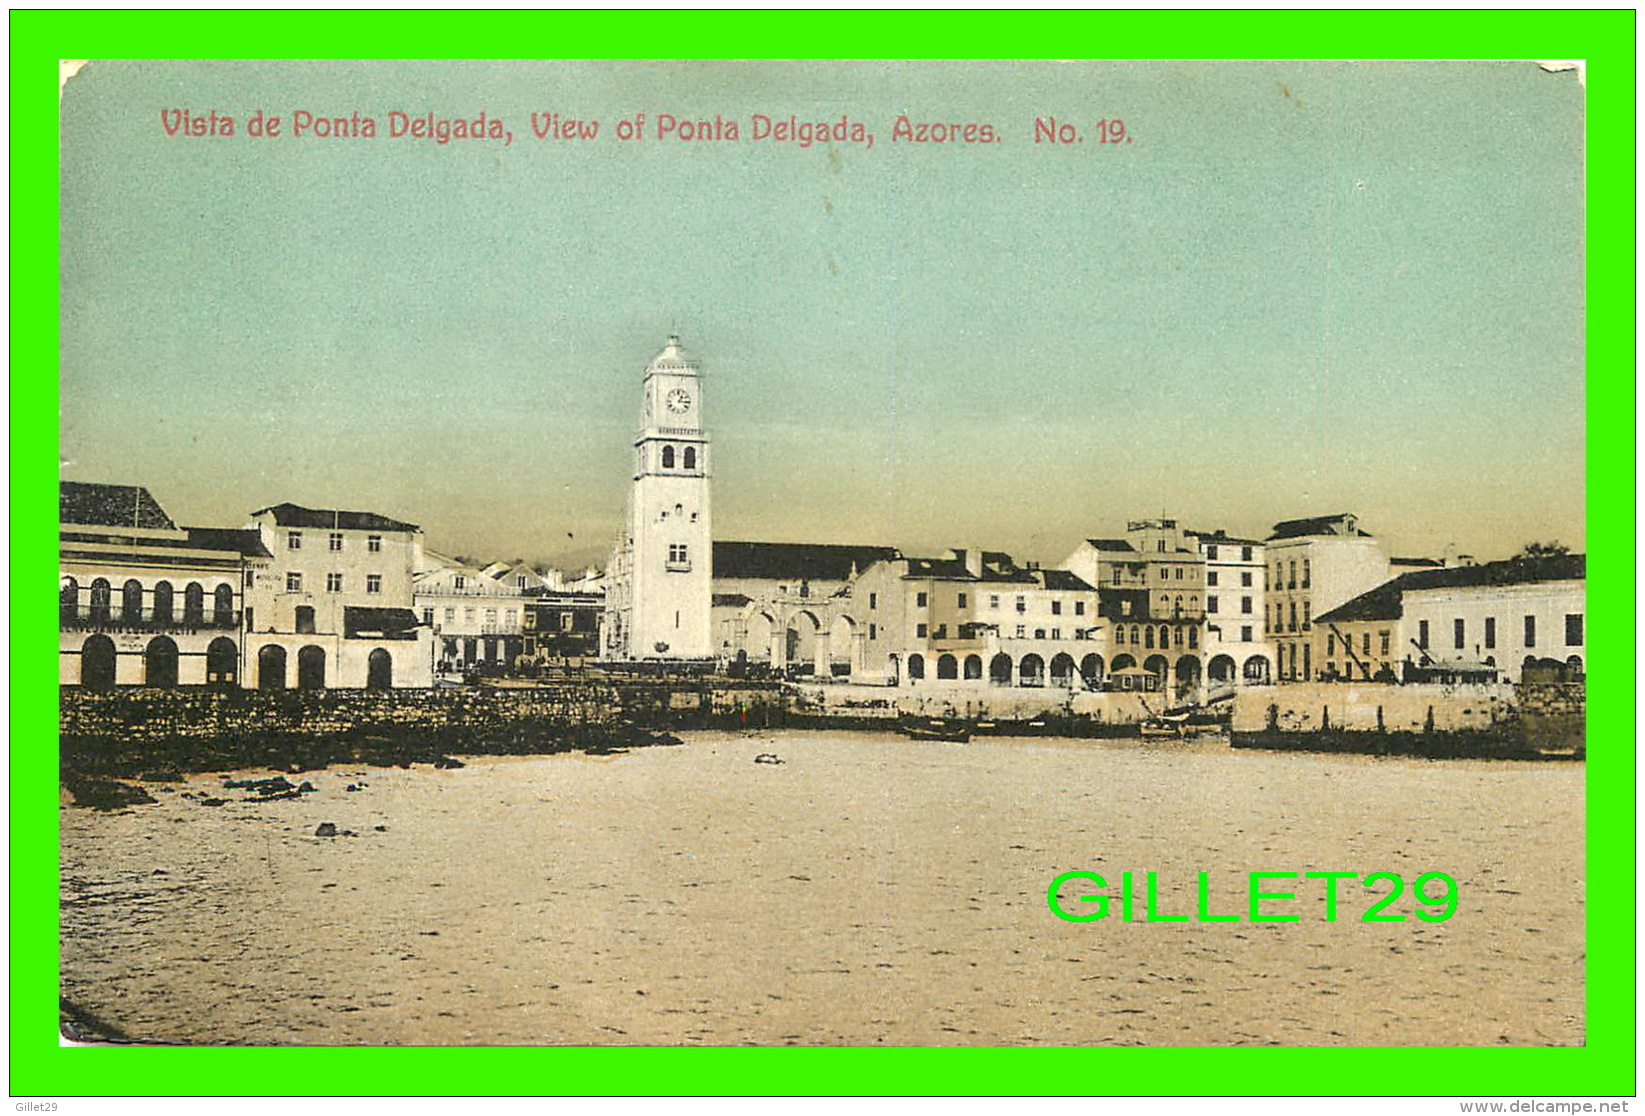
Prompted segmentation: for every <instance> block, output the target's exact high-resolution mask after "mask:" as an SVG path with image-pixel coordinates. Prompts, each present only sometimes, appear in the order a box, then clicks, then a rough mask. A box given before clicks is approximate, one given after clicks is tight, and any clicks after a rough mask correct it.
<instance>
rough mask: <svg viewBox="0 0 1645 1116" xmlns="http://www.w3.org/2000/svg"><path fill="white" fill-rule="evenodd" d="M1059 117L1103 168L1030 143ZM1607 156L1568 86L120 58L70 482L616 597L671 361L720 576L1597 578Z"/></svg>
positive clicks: (1106, 68)
mask: <svg viewBox="0 0 1645 1116" xmlns="http://www.w3.org/2000/svg"><path fill="white" fill-rule="evenodd" d="M175 110H187V112H188V113H190V114H191V115H192V116H196V117H203V116H207V114H209V113H210V112H212V111H213V110H215V111H216V112H217V113H218V114H219V115H220V116H221V115H223V114H227V115H228V116H230V117H232V119H233V122H234V128H235V131H234V134H233V135H231V136H230V135H218V136H215V137H214V136H189V135H186V134H183V133H184V132H185V131H186V129H178V134H172V133H171V132H170V131H168V129H167V127H166V123H167V122H172V123H174V122H175V117H174V116H171V115H168V113H170V112H174V111H175ZM259 110H260V111H261V112H262V113H263V115H264V118H265V119H266V118H267V117H269V116H278V117H280V118H281V120H282V131H281V134H280V135H278V136H267V135H264V136H261V137H256V136H252V135H250V134H248V131H247V125H248V123H249V122H250V119H251V117H252V116H253V114H254V113H256V112H258V111H259ZM299 112H304V113H308V114H310V115H311V116H312V117H315V118H324V119H334V118H337V117H346V118H350V120H351V123H350V126H349V127H348V128H345V129H341V130H342V131H344V132H345V135H343V136H341V137H335V136H332V137H320V136H317V135H315V134H314V133H315V130H316V129H314V128H313V127H310V128H309V129H308V131H307V132H306V133H305V134H303V135H300V136H298V135H293V134H292V128H293V118H294V115H295V114H297V113H299ZM394 112H401V113H404V114H405V115H406V117H407V118H408V119H410V118H422V117H425V116H426V115H428V114H431V113H432V114H433V116H434V117H436V118H440V119H445V120H452V121H455V120H459V119H460V120H465V121H473V120H475V119H477V118H478V117H479V116H480V114H481V113H482V112H483V113H484V114H485V117H486V121H487V122H488V123H489V122H491V121H494V120H501V121H502V124H503V127H504V128H506V129H507V131H508V133H509V134H510V136H511V138H510V140H509V142H507V144H506V145H505V144H504V143H503V142H502V141H500V140H453V141H451V142H449V143H445V144H441V143H437V142H434V141H433V140H431V139H425V138H421V137H413V136H404V137H394V136H392V135H391V134H390V132H391V126H392V118H391V113H394ZM533 113H536V114H539V121H540V120H541V119H542V118H543V117H545V116H546V114H549V113H558V114H561V116H564V117H573V118H577V119H579V120H583V121H590V120H597V121H599V123H600V131H599V135H598V136H597V137H596V138H595V139H592V140H586V141H585V140H569V141H568V140H556V139H546V140H539V139H537V138H536V136H535V134H534V128H533V121H532V114H533ZM642 113H643V114H644V117H645V119H644V123H643V125H641V126H640V127H639V129H638V132H639V134H638V137H637V138H620V131H619V122H622V121H630V122H632V121H633V120H634V119H635V117H636V116H637V115H638V114H642ZM355 114H358V115H359V116H360V117H362V118H370V119H371V120H372V121H373V122H374V123H375V125H376V130H377V135H376V136H375V138H371V139H367V138H364V137H361V136H358V135H351V134H346V133H349V132H352V131H353V125H352V119H353V116H354V115H355ZM755 114H763V115H765V116H767V117H769V118H771V119H772V120H775V121H787V120H788V119H789V117H790V116H793V117H795V118H796V119H797V120H798V121H806V122H827V123H836V122H839V121H840V120H841V119H842V118H844V120H845V124H846V130H849V128H850V126H851V125H853V124H861V125H863V129H864V132H865V133H870V134H872V136H873V145H872V146H871V147H870V146H869V145H868V144H867V143H866V142H852V141H851V139H850V138H849V137H847V138H846V139H844V140H842V141H838V142H836V141H833V140H830V141H827V142H813V143H811V144H810V145H806V146H802V145H801V144H800V143H798V142H793V141H782V142H778V141H775V140H771V139H757V138H755V133H754V123H755ZM904 114H906V117H907V120H908V123H909V124H910V126H911V130H912V129H913V126H917V125H919V124H958V125H961V127H959V128H954V129H944V131H952V132H955V133H957V134H958V135H959V136H960V137H961V138H962V140H963V137H964V136H965V134H966V133H965V130H964V128H963V125H965V124H967V123H970V124H977V125H982V124H987V125H988V126H989V127H990V128H991V129H992V134H993V136H994V137H995V138H996V139H997V142H993V143H965V142H941V143H939V142H929V141H928V142H925V143H918V142H910V141H909V140H907V139H901V138H897V137H896V135H895V131H896V125H897V121H898V118H899V116H900V115H904ZM664 115H667V116H672V117H674V118H676V119H679V120H690V121H699V120H704V121H709V122H712V121H714V120H715V118H716V117H718V118H719V120H720V121H721V122H722V128H721V135H724V133H725V129H724V127H723V124H724V122H734V123H736V124H737V126H738V129H739V136H738V138H737V139H736V140H730V139H721V140H707V141H705V140H690V141H687V140H682V139H681V138H679V135H678V132H677V131H676V132H675V133H673V134H669V135H661V136H660V135H659V134H658V120H659V117H662V116H664ZM1053 117H1054V118H1055V119H1056V121H1057V123H1058V124H1059V125H1067V124H1072V125H1073V126H1074V127H1075V128H1076V129H1077V131H1078V132H1079V135H1080V137H1081V138H1080V140H1079V142H1073V143H1067V144H1063V143H1053V142H1040V143H1036V142H1035V121H1036V119H1039V120H1045V121H1049V120H1050V119H1051V118H1053ZM1115 120H1118V121H1123V125H1124V136H1125V140H1126V141H1128V142H1108V143H1104V142H1102V140H1103V139H1104V138H1105V132H1104V129H1103V127H1102V124H1101V122H1103V121H1115ZM971 134H972V136H973V138H975V137H976V136H978V135H979V134H986V133H981V132H980V129H976V130H973V132H972V133H971ZM927 135H928V137H929V135H930V133H929V132H928V133H927ZM1117 136H1118V130H1117V128H1116V127H1115V126H1113V125H1112V124H1110V125H1108V127H1107V130H1106V137H1107V138H1109V139H1113V138H1116V137H1117ZM1582 143H1583V93H1582V87H1581V85H1580V83H1579V80H1578V77H1577V75H1576V74H1575V73H1573V72H1569V71H1567V72H1558V73H1551V72H1547V71H1544V70H1543V69H1541V68H1540V67H1538V66H1536V65H1534V64H1531V63H1357V64H1356V63H1305V62H1292V63H1249V64H1247V63H970V62H965V63H941V62H933V63H904V64H887V63H858V64H839V63H618V62H602V63H563V62H561V63H549V62H529V63H513V62H506V63H505V62H354V63H340V62H328V63H318V62H313V63H309V62H283V63H282V62H263V63H244V62H233V63H231V62H119V61H93V62H91V63H89V64H88V65H87V66H86V67H84V68H83V69H82V70H81V71H80V72H79V73H78V74H77V75H76V76H75V77H73V78H71V79H70V80H69V82H68V83H67V85H66V86H65V89H64V94H63V100H62V211H61V221H62V366H61V377H62V404H61V406H62V417H61V457H62V470H61V472H62V476H63V477H64V478H65V479H72V480H85V481H107V482H113V483H126V484H142V485H146V486H148V487H149V489H150V490H151V491H152V492H153V493H154V494H155V495H156V497H157V498H158V499H159V500H160V501H161V503H162V504H163V505H164V506H165V507H166V508H167V510H168V511H170V512H171V514H172V515H173V517H174V518H176V519H178V520H180V521H182V522H187V523H190V524H218V525H232V524H239V523H243V522H245V521H246V519H247V517H248V515H249V513H250V512H251V511H253V510H255V509H257V508H260V507H264V506H266V505H269V504H274V503H279V502H282V501H288V500H289V501H292V502H295V503H299V504H307V505H310V506H315V507H339V508H346V509H354V510H370V511H378V512H381V513H384V514H388V515H392V516H395V517H397V518H402V519H407V520H410V521H412V522H415V523H419V524H421V525H422V526H423V528H424V530H425V532H426V537H427V541H428V544H429V545H430V546H431V547H433V548H435V549H437V550H442V551H445V552H447V553H461V554H465V555H473V556H477V557H482V558H515V557H524V558H527V559H532V560H554V561H558V562H561V563H563V564H567V565H581V564H585V563H588V562H596V563H603V561H604V559H605V556H606V554H607V553H608V551H609V547H610V542H611V538H612V536H613V535H614V534H615V532H616V530H617V528H618V526H619V524H620V523H621V521H622V516H623V509H624V501H625V499H626V495H627V489H628V487H629V484H630V474H629V464H630V455H631V449H630V447H631V445H632V441H633V438H634V435H635V433H636V431H637V429H638V425H639V407H640V385H641V374H642V371H643V368H644V365H645V362H646V361H647V360H648V359H649V358H650V357H651V356H652V355H653V354H654V353H655V352H656V351H657V350H658V349H659V348H660V347H661V346H662V344H663V342H664V340H665V339H666V337H667V335H668V334H669V333H670V332H677V333H678V334H679V335H680V337H681V340H682V344H683V345H684V347H685V348H686V349H687V350H688V351H689V352H690V353H691V354H692V355H693V356H695V357H696V358H697V359H699V360H700V361H701V363H702V367H703V370H704V375H705V382H704V392H703V395H704V400H703V405H704V418H705V421H706V423H707V425H708V427H709V429H710V432H711V435H712V437H713V443H714V461H715V476H714V480H713V484H714V493H713V500H714V534H715V537H717V538H721V539H757V540H786V541H810V542H841V543H872V544H882V545H894V546H900V547H902V548H904V550H905V551H906V552H908V553H935V552H938V551H940V550H942V549H944V548H946V547H949V546H978V545H980V546H985V547H987V548H989V549H1000V550H1007V551H1010V552H1012V553H1013V554H1015V555H1017V556H1018V557H1019V558H1021V559H1032V560H1036V561H1041V562H1045V563H1056V562H1060V561H1061V560H1062V559H1064V558H1065V557H1067V556H1068V555H1069V554H1070V553H1071V552H1072V551H1073V550H1074V549H1075V547H1076V546H1077V545H1078V543H1079V541H1080V540H1081V539H1082V538H1085V537H1088V536H1095V535H1112V534H1117V533H1121V532H1123V530H1124V527H1125V524H1126V521H1127V520H1129V519H1133V518H1140V517H1147V516H1160V515H1168V516H1173V517H1175V518H1177V519H1178V520H1179V521H1181V522H1183V523H1184V524H1185V525H1187V526H1192V527H1196V528H1208V529H1212V528H1217V527H1221V528H1225V529H1227V530H1229V531H1230V532H1232V533H1235V534H1243V535H1253V536H1256V537H1262V536H1264V535H1266V534H1267V533H1268V530H1269V528H1270V527H1271V525H1272V524H1273V523H1275V522H1277V521H1279V520H1283V519H1290V518H1296V517H1300V516H1306V515H1315V514H1327V513H1336V512H1353V513H1355V514H1357V515H1358V516H1359V517H1360V520H1361V523H1362V526H1363V527H1364V528H1365V529H1366V530H1369V531H1370V532H1372V533H1373V534H1377V535H1380V536H1382V537H1384V538H1385V539H1386V540H1387V542H1388V545H1389V547H1390V549H1391V550H1392V551H1393V552H1394V553H1396V554H1401V555H1416V554H1424V555H1434V556H1439V555H1441V554H1443V553H1445V552H1446V551H1447V550H1450V551H1452V552H1457V551H1460V552H1463V553H1470V554H1474V555H1476V556H1479V557H1481V558H1494V557H1505V556H1507V555H1509V554H1511V553H1513V552H1514V551H1516V550H1518V549H1519V547H1520V546H1522V545H1523V544H1524V543H1526V542H1529V541H1531V540H1533V539H1534V540H1540V541H1548V540H1553V539H1557V540H1559V541H1561V542H1564V543H1566V544H1567V545H1569V546H1571V547H1572V548H1573V549H1581V548H1583V546H1584V544H1585V533H1584V519H1583V498H1584V468H1583V452H1584V419H1583V415H1584V404H1585V400H1584V375H1583V308H1584V298H1583V241H1582V237H1583V148H1582Z"/></svg>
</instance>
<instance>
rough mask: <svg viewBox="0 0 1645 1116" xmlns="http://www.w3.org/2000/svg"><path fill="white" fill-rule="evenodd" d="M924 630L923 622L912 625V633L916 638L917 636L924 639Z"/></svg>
mask: <svg viewBox="0 0 1645 1116" xmlns="http://www.w3.org/2000/svg"><path fill="white" fill-rule="evenodd" d="M925 630H926V629H925V625H924V624H917V625H915V627H914V635H915V637H916V638H918V639H924V638H925Z"/></svg>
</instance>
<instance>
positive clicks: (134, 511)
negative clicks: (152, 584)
mask: <svg viewBox="0 0 1645 1116" xmlns="http://www.w3.org/2000/svg"><path fill="white" fill-rule="evenodd" d="M57 519H58V522H60V523H88V524H96V525H97V526H100V527H136V528H141V529H144V530H150V531H175V530H176V529H177V524H175V523H173V522H172V521H171V516H169V515H167V514H166V511H165V509H164V508H162V507H161V506H160V504H159V502H158V501H156V500H155V499H154V497H153V496H150V495H149V490H148V489H146V488H143V487H142V486H141V485H135V484H91V483H88V482H85V481H61V482H59V483H58V486H57Z"/></svg>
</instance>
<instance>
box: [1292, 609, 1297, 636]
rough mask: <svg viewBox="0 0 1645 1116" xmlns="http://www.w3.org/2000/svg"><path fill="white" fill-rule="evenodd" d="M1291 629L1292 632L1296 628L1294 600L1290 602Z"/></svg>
mask: <svg viewBox="0 0 1645 1116" xmlns="http://www.w3.org/2000/svg"><path fill="white" fill-rule="evenodd" d="M1291 630H1292V631H1293V632H1294V631H1296V630H1297V602H1296V601H1292V602H1291Z"/></svg>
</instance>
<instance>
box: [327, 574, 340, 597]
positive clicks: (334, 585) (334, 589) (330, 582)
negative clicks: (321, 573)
mask: <svg viewBox="0 0 1645 1116" xmlns="http://www.w3.org/2000/svg"><path fill="white" fill-rule="evenodd" d="M342 591H343V575H342V574H340V573H328V574H326V592H328V593H341V592H342Z"/></svg>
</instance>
